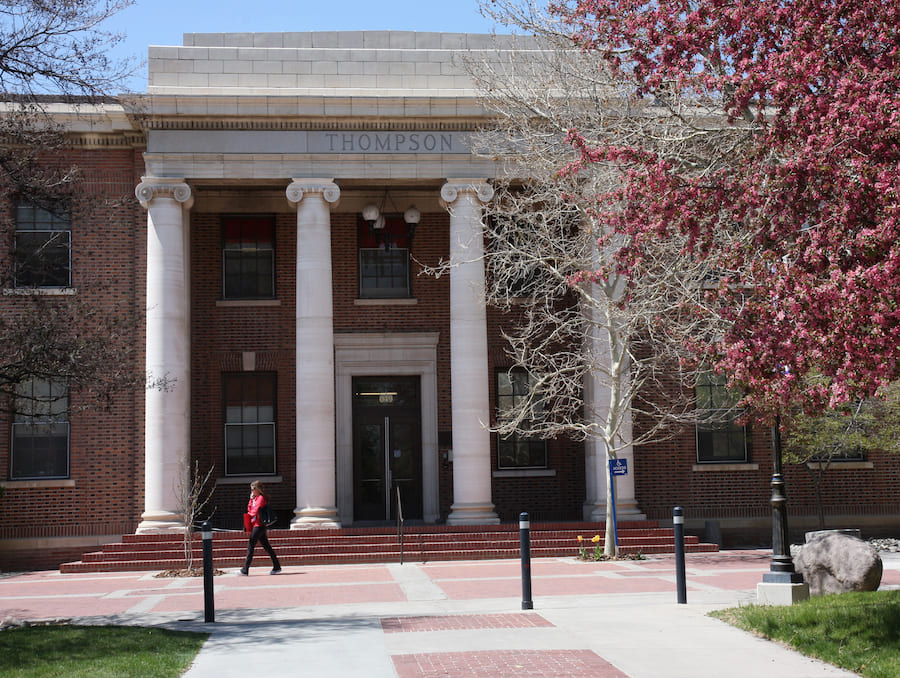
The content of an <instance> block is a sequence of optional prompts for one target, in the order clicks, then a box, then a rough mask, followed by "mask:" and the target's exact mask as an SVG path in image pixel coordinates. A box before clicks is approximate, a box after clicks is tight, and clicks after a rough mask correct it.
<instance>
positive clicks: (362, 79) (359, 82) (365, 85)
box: [350, 75, 375, 89]
mask: <svg viewBox="0 0 900 678" xmlns="http://www.w3.org/2000/svg"><path fill="white" fill-rule="evenodd" d="M350 87H352V88H354V89H373V88H374V87H375V76H374V75H351V76H350Z"/></svg>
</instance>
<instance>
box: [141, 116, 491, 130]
mask: <svg viewBox="0 0 900 678" xmlns="http://www.w3.org/2000/svg"><path fill="white" fill-rule="evenodd" d="M486 121H487V118H471V119H462V120H460V119H458V118H454V119H449V118H426V117H423V118H403V117H397V118H393V119H379V118H371V117H364V118H343V119H342V118H335V117H334V116H328V117H324V116H323V117H316V118H299V119H298V118H269V117H264V116H259V117H243V116H237V117H206V116H204V117H202V118H201V117H189V116H158V117H152V118H147V119H145V120H142V121H141V126H142V127H143V128H144V129H146V130H174V129H185V130H239V131H247V130H265V131H272V130H275V131H310V130H335V131H342V130H346V131H355V130H364V131H394V130H404V131H405V130H416V131H419V130H422V131H426V130H427V131H447V132H456V131H460V132H468V131H472V130H475V129H477V128H478V127H479V126H481V125H483V124H484V123H485V122H486Z"/></svg>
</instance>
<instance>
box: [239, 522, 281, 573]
mask: <svg viewBox="0 0 900 678" xmlns="http://www.w3.org/2000/svg"><path fill="white" fill-rule="evenodd" d="M256 542H259V543H260V544H262V547H263V548H264V549H265V550H266V553H268V554H269V558H271V559H272V569H273V570H280V569H281V564H280V563H279V562H278V556H276V555H275V549H273V548H272V545H271V544H270V543H269V538H268V537H267V536H266V528H265V527H263V526H262V525H257V526H256V527H254V528H253V531H252V532H251V533H250V543H249V544H248V545H247V560H246V562H245V563H244V571H247V570H249V569H250V562H251V561H252V560H253V551H254V550H256Z"/></svg>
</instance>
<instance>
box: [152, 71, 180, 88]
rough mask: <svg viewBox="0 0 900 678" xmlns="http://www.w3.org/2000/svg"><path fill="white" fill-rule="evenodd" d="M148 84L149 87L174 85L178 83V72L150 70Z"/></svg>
mask: <svg viewBox="0 0 900 678" xmlns="http://www.w3.org/2000/svg"><path fill="white" fill-rule="evenodd" d="M148 85H149V86H151V87H152V86H155V87H176V86H177V85H178V73H161V72H158V73H154V72H151V73H150V77H149V80H148Z"/></svg>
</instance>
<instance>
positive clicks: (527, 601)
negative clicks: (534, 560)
mask: <svg viewBox="0 0 900 678" xmlns="http://www.w3.org/2000/svg"><path fill="white" fill-rule="evenodd" d="M519 542H520V544H521V546H522V609H523V610H531V609H534V603H533V602H532V600H531V522H530V521H529V520H528V514H527V513H520V514H519Z"/></svg>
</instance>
